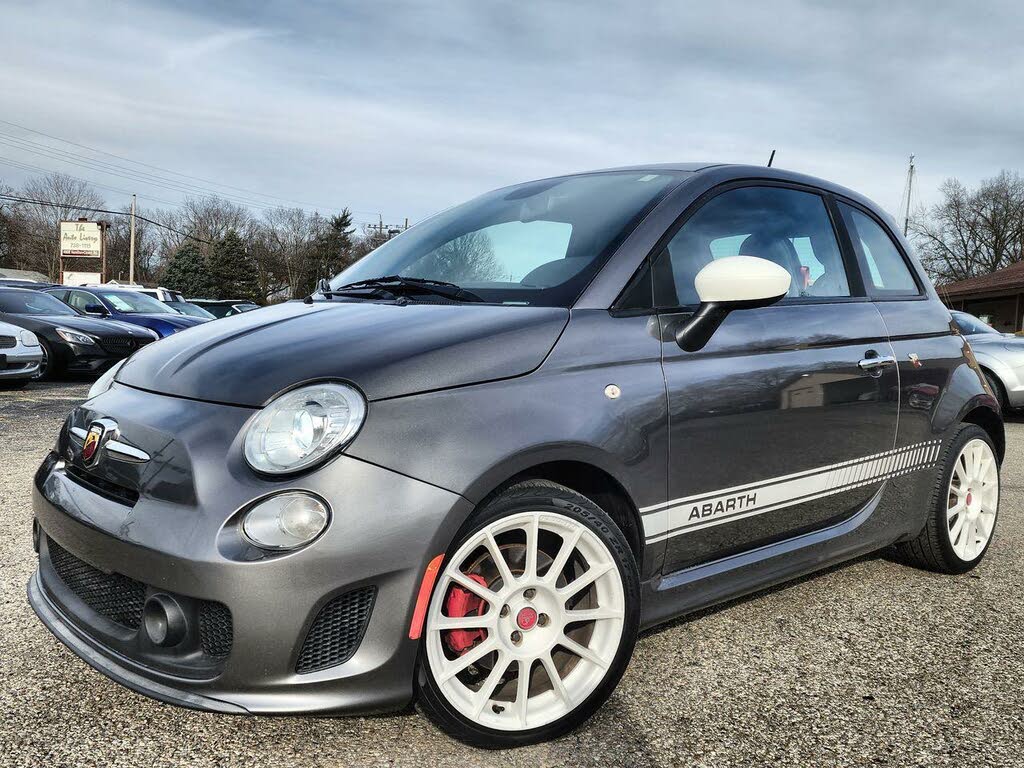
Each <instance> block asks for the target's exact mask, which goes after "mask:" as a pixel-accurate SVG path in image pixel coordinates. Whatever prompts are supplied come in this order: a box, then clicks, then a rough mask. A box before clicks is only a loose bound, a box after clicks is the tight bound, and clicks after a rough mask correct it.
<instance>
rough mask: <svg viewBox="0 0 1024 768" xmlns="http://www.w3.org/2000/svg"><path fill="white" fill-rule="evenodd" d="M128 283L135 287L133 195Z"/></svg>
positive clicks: (133, 202)
mask: <svg viewBox="0 0 1024 768" xmlns="http://www.w3.org/2000/svg"><path fill="white" fill-rule="evenodd" d="M128 283H129V285H135V195H132V223H131V227H130V232H129V235H128Z"/></svg>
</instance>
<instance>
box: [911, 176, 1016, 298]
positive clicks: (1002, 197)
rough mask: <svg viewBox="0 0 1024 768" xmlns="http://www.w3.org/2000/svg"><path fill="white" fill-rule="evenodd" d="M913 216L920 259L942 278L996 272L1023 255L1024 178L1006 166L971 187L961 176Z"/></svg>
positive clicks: (937, 279)
mask: <svg viewBox="0 0 1024 768" xmlns="http://www.w3.org/2000/svg"><path fill="white" fill-rule="evenodd" d="M940 191H941V193H942V200H941V201H940V202H938V203H937V204H935V205H934V206H932V207H931V208H930V209H927V210H925V211H922V212H920V213H919V214H918V215H917V216H916V217H915V218H914V219H913V220H912V221H911V236H912V238H913V240H914V243H915V245H916V246H917V249H918V252H919V254H920V256H921V261H922V263H923V264H924V266H925V269H927V270H928V273H929V274H930V275H931V276H932V279H934V280H935V282H936V283H938V284H940V285H941V284H943V283H950V282H956V281H958V280H964V279H966V278H969V277H975V276H977V275H984V274H988V273H990V272H995V271H996V270H997V269H1002V268H1003V267H1007V266H1009V265H1010V264H1014V263H1016V262H1018V261H1021V260H1022V259H1024V178H1022V177H1021V176H1020V174H1018V173H1011V172H1010V171H1002V172H1001V173H1000V174H999V175H998V176H996V177H995V178H991V179H985V180H984V181H982V182H981V184H980V185H979V186H978V188H977V189H975V190H971V189H968V188H967V187H966V186H965V185H964V184H963V183H961V182H960V181H959V180H957V179H948V180H947V181H946V182H945V183H944V184H943V185H942V187H941V188H940Z"/></svg>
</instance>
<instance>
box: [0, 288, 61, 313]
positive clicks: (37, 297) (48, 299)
mask: <svg viewBox="0 0 1024 768" xmlns="http://www.w3.org/2000/svg"><path fill="white" fill-rule="evenodd" d="M0 312H8V313H10V314H12V315H77V314H79V313H78V312H76V311H75V310H73V309H72V308H71V307H69V306H68V305H67V304H65V303H64V302H62V301H60V300H59V299H55V298H54V297H53V296H50V295H49V294H46V293H39V292H37V291H21V290H14V291H4V290H0Z"/></svg>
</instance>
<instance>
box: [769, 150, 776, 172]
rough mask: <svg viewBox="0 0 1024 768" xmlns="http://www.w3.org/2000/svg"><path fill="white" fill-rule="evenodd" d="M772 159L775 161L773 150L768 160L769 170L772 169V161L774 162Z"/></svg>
mask: <svg viewBox="0 0 1024 768" xmlns="http://www.w3.org/2000/svg"><path fill="white" fill-rule="evenodd" d="M774 159H775V150H774V149H773V150H772V154H771V156H770V157H769V158H768V167H769V168H771V167H772V160H774Z"/></svg>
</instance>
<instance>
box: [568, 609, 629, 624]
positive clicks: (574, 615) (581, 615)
mask: <svg viewBox="0 0 1024 768" xmlns="http://www.w3.org/2000/svg"><path fill="white" fill-rule="evenodd" d="M621 618H622V611H620V610H618V609H615V608H588V609H586V610H579V611H566V612H565V623H566V624H572V623H574V622H577V621H601V620H602V619H621Z"/></svg>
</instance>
